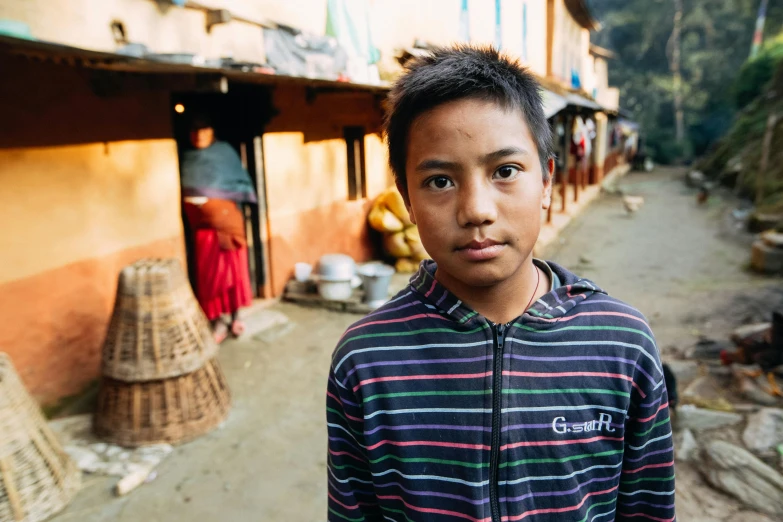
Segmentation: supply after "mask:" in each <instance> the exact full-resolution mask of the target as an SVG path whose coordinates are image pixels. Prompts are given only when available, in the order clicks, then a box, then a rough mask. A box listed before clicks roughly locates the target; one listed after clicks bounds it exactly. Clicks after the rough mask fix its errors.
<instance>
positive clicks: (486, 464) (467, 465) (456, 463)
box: [365, 455, 489, 471]
mask: <svg viewBox="0 0 783 522" xmlns="http://www.w3.org/2000/svg"><path fill="white" fill-rule="evenodd" d="M388 459H391V460H396V461H397V462H406V463H409V462H417V463H418V462H426V463H429V464H449V465H452V466H462V467H463V468H473V469H480V468H488V467H489V462H479V463H475V462H462V461H460V460H443V459H426V458H402V457H398V456H396V455H384V456H383V457H381V458H379V459H376V460H371V461H370V464H378V463H379V462H383V461H384V460H388ZM365 471H366V470H365Z"/></svg>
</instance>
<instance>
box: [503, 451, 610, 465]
mask: <svg viewBox="0 0 783 522" xmlns="http://www.w3.org/2000/svg"><path fill="white" fill-rule="evenodd" d="M624 451H625V450H612V451H602V452H601V453H583V454H582V455H572V456H571V457H565V458H562V459H526V460H516V461H514V462H506V463H503V464H501V465H500V467H501V468H506V467H511V466H519V465H522V464H551V463H554V462H560V463H562V462H569V461H571V460H579V459H586V458H588V457H608V456H610V455H617V454H619V453H623V452H624Z"/></svg>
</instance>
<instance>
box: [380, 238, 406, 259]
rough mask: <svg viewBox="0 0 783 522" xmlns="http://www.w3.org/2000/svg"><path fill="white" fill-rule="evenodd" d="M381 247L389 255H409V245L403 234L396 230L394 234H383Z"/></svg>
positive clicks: (397, 256)
mask: <svg viewBox="0 0 783 522" xmlns="http://www.w3.org/2000/svg"><path fill="white" fill-rule="evenodd" d="M383 248H384V249H385V250H386V252H388V253H389V255H390V256H392V257H396V258H398V259H399V258H401V257H410V256H411V254H412V252H411V247H410V246H408V243H407V242H406V241H405V234H403V233H402V232H396V233H394V234H386V235H384V236H383Z"/></svg>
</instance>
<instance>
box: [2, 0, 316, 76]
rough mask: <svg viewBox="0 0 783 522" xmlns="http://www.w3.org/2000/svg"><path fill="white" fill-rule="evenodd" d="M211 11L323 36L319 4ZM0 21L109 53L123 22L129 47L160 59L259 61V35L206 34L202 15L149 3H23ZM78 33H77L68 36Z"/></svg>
mask: <svg viewBox="0 0 783 522" xmlns="http://www.w3.org/2000/svg"><path fill="white" fill-rule="evenodd" d="M201 3H203V4H204V5H207V6H209V7H211V8H221V9H228V10H230V11H231V12H232V13H234V14H235V15H237V16H242V17H244V18H247V19H250V20H257V21H262V20H274V21H278V22H282V23H286V24H290V25H293V26H295V27H299V28H300V29H303V30H307V31H311V32H314V33H316V34H323V32H324V30H325V27H326V2H325V1H323V0H286V1H285V2H281V1H278V0H208V1H205V2H201ZM0 18H5V19H11V20H18V21H21V22H25V23H27V24H28V25H29V26H30V28H31V30H32V33H33V36H35V37H36V38H38V39H40V40H48V41H54V42H59V43H63V44H66V45H73V46H76V47H85V48H88V49H95V50H102V51H115V50H116V49H117V44H116V43H115V42H114V38H113V36H112V32H111V29H110V26H111V23H112V21H114V20H118V21H121V22H123V24H124V25H125V28H126V30H127V36H128V38H129V40H130V41H132V42H138V43H142V44H145V45H147V46H148V47H149V48H150V50H152V51H155V52H160V53H179V52H193V53H198V54H200V55H202V56H204V57H206V58H219V57H221V56H233V57H234V58H236V59H238V60H254V61H259V60H263V59H264V45H263V37H262V33H261V29H260V28H259V27H257V26H254V25H250V24H247V23H243V22H236V21H233V22H230V23H227V24H222V25H218V26H215V27H214V28H213V29H212V31H211V33H207V32H206V18H205V14H204V12H202V11H199V10H194V9H185V8H182V7H176V6H172V5H166V4H165V2H160V3H158V2H156V1H154V0H100V1H96V0H69V1H67V2H57V8H56V9H53V8H52V1H51V0H24V1H12V2H0ZM75 28H78V30H74V29H75Z"/></svg>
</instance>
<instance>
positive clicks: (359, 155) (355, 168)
mask: <svg viewBox="0 0 783 522" xmlns="http://www.w3.org/2000/svg"><path fill="white" fill-rule="evenodd" d="M343 136H344V137H345V144H346V145H347V150H348V199H349V200H350V201H355V200H357V199H362V198H366V197H367V173H366V172H365V168H364V128H363V127H345V129H343Z"/></svg>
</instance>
